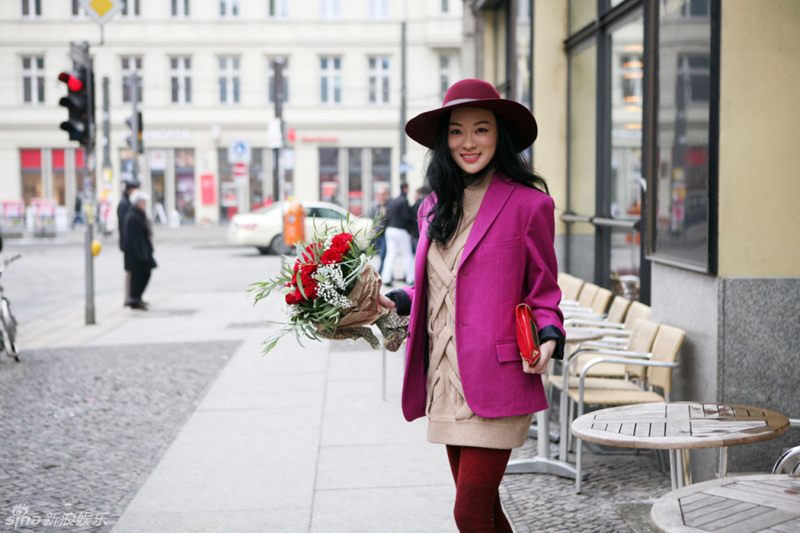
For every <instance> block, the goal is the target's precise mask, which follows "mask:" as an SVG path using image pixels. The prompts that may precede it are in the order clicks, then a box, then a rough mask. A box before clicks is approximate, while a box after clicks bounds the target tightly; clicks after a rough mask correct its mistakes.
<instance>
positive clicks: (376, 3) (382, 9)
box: [369, 0, 392, 19]
mask: <svg viewBox="0 0 800 533" xmlns="http://www.w3.org/2000/svg"><path fill="white" fill-rule="evenodd" d="M391 11H392V3H391V1H390V0H369V18H371V19H388V18H389V16H390V14H391Z"/></svg>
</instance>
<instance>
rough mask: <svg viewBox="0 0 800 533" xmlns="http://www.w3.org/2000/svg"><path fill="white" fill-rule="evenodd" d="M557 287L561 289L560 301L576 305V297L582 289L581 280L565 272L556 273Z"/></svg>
mask: <svg viewBox="0 0 800 533" xmlns="http://www.w3.org/2000/svg"><path fill="white" fill-rule="evenodd" d="M558 287H559V288H560V289H561V301H562V302H570V301H574V302H575V305H577V300H578V295H579V294H580V293H581V289H582V288H583V280H582V279H580V278H576V277H575V276H573V275H571V274H567V273H566V272H559V273H558Z"/></svg>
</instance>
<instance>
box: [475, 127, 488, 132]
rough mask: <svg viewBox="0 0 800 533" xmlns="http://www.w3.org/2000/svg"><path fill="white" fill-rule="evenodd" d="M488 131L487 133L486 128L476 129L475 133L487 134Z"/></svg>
mask: <svg viewBox="0 0 800 533" xmlns="http://www.w3.org/2000/svg"><path fill="white" fill-rule="evenodd" d="M488 131H489V130H488V129H486V128H478V129H477V132H478V133H486V132H488Z"/></svg>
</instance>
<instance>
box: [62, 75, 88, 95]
mask: <svg viewBox="0 0 800 533" xmlns="http://www.w3.org/2000/svg"><path fill="white" fill-rule="evenodd" d="M58 81H63V82H64V83H66V84H67V87H69V90H70V91H72V92H76V93H77V92H79V91H81V90H82V89H83V82H82V81H81V80H79V79H78V78H77V77H76V76H75V75H74V74H70V73H69V72H62V73H61V74H59V75H58Z"/></svg>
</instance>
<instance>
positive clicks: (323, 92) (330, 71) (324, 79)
mask: <svg viewBox="0 0 800 533" xmlns="http://www.w3.org/2000/svg"><path fill="white" fill-rule="evenodd" d="M320 101H321V102H322V103H323V104H340V103H341V102H342V58H340V57H321V58H320Z"/></svg>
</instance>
